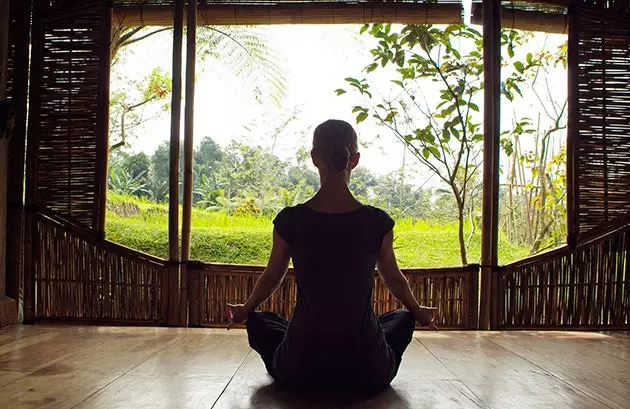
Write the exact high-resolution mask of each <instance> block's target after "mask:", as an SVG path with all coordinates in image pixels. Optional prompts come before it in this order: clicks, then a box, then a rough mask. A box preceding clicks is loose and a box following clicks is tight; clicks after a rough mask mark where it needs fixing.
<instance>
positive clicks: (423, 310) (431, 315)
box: [413, 307, 438, 331]
mask: <svg viewBox="0 0 630 409" xmlns="http://www.w3.org/2000/svg"><path fill="white" fill-rule="evenodd" d="M413 315H414V316H415V317H416V321H417V322H418V324H420V325H421V326H423V327H427V328H429V329H431V330H433V331H437V330H438V327H437V325H436V323H435V321H436V320H437V308H435V307H420V309H419V310H417V311H415V312H414V314H413Z"/></svg>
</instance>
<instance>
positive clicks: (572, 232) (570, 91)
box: [566, 6, 580, 248]
mask: <svg viewBox="0 0 630 409" xmlns="http://www.w3.org/2000/svg"><path fill="white" fill-rule="evenodd" d="M576 14H577V9H576V7H575V6H571V7H570V8H569V18H570V20H569V43H568V47H569V48H568V51H567V82H568V84H567V101H568V110H567V112H568V114H567V164H566V167H567V168H566V170H567V244H568V246H569V247H571V248H574V247H575V246H576V245H577V243H578V235H579V232H580V231H579V219H578V216H577V215H578V196H579V195H578V188H577V175H576V169H577V166H576V165H577V164H576V163H575V160H576V157H577V148H578V141H579V136H580V135H579V132H578V124H579V122H578V121H579V115H578V107H579V93H578V85H579V82H578V71H579V66H578V64H579V55H578V46H579V44H578V27H577V22H578V18H577V15H576Z"/></svg>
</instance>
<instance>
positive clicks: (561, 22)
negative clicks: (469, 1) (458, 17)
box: [471, 3, 569, 34]
mask: <svg viewBox="0 0 630 409" xmlns="http://www.w3.org/2000/svg"><path fill="white" fill-rule="evenodd" d="M471 23H472V24H483V7H482V5H481V3H473V5H472V8H471ZM501 25H502V26H503V28H513V29H516V30H525V31H542V32H546V33H555V34H566V33H567V32H568V27H569V22H568V15H567V14H564V13H546V12H543V11H536V10H519V9H513V8H509V7H503V8H502V9H501Z"/></svg>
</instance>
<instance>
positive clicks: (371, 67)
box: [365, 62, 378, 73]
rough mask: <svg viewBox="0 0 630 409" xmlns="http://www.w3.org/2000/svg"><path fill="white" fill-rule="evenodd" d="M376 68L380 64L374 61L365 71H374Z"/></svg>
mask: <svg viewBox="0 0 630 409" xmlns="http://www.w3.org/2000/svg"><path fill="white" fill-rule="evenodd" d="M376 68H378V64H377V63H375V62H373V63H372V64H370V65H368V66H367V67H365V71H366V72H368V73H370V72H372V71H374V70H375V69H376Z"/></svg>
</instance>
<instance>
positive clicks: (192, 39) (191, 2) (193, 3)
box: [179, 0, 197, 326]
mask: <svg viewBox="0 0 630 409" xmlns="http://www.w3.org/2000/svg"><path fill="white" fill-rule="evenodd" d="M186 11H187V13H186V17H187V27H186V110H185V111H184V197H183V199H184V203H183V206H182V211H183V214H182V279H181V291H180V294H181V298H180V304H179V314H180V315H179V316H180V320H179V322H180V325H183V326H187V325H188V262H189V261H190V224H191V219H192V190H193V147H194V136H195V135H194V126H195V68H196V67H195V60H196V58H197V0H188V6H187V8H186Z"/></svg>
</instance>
